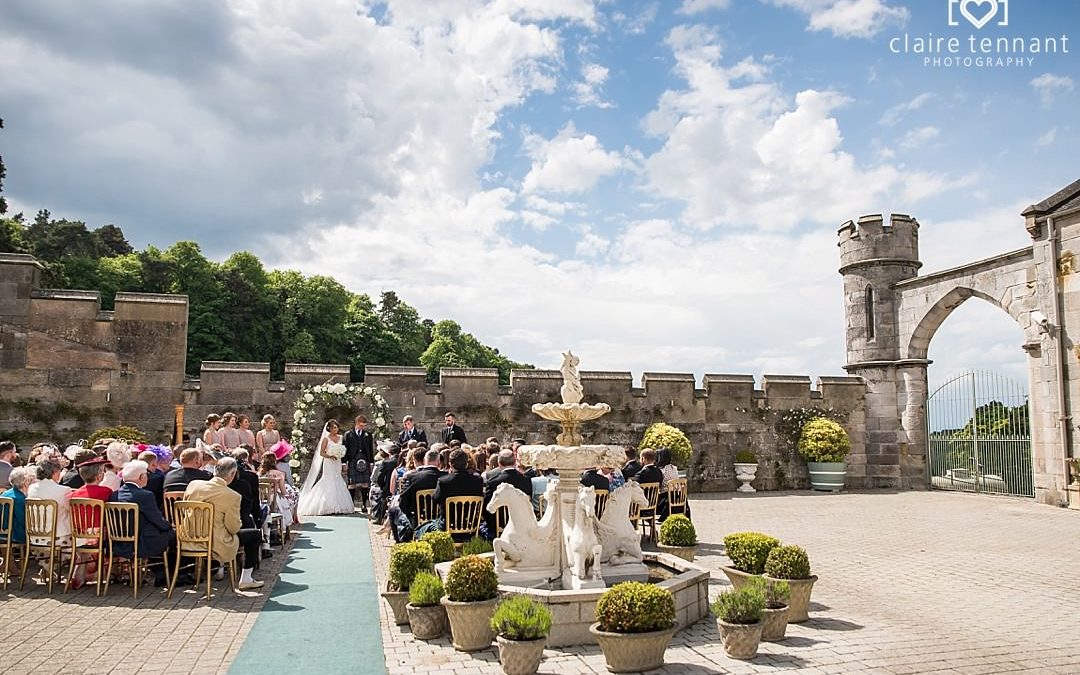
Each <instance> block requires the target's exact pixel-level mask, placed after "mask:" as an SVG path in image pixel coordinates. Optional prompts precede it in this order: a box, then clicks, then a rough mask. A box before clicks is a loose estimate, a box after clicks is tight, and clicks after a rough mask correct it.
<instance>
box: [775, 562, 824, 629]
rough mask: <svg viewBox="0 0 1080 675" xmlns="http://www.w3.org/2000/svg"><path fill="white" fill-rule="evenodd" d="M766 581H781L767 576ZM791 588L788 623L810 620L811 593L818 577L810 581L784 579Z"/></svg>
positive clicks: (813, 577)
mask: <svg viewBox="0 0 1080 675" xmlns="http://www.w3.org/2000/svg"><path fill="white" fill-rule="evenodd" d="M765 580H766V581H780V579H776V578H774V577H770V576H769V575H767V574H766V575H765ZM783 581H786V582H788V586H789V587H790V588H791V598H790V599H789V600H788V615H787V621H788V623H801V622H803V621H806V620H807V619H809V618H810V592H811V591H813V590H814V582H815V581H817V575H814V576H812V577H810V578H809V579H784V580H783Z"/></svg>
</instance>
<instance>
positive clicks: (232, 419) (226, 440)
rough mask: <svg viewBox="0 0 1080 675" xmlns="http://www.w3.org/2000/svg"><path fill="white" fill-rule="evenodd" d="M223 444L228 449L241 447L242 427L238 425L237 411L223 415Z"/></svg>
mask: <svg viewBox="0 0 1080 675" xmlns="http://www.w3.org/2000/svg"><path fill="white" fill-rule="evenodd" d="M221 445H223V446H224V447H225V449H226V450H233V449H235V448H239V447H240V429H239V427H237V426H236V413H231V412H227V413H225V414H224V415H222V416H221Z"/></svg>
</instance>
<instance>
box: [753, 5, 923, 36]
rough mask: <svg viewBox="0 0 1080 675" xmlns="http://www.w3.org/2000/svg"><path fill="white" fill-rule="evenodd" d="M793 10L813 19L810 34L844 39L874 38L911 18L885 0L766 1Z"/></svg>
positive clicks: (901, 8)
mask: <svg viewBox="0 0 1080 675" xmlns="http://www.w3.org/2000/svg"><path fill="white" fill-rule="evenodd" d="M767 1H768V2H770V3H771V4H774V5H778V6H781V7H791V8H793V9H796V10H798V11H800V12H802V13H803V14H806V15H808V16H809V17H810V24H809V25H808V26H807V30H812V31H822V30H827V31H830V32H831V33H832V34H833V35H835V36H837V37H842V38H851V37H857V38H872V37H874V36H875V35H877V34H878V33H880V32H881V31H882V30H884V29H885V28H887V27H889V26H903V25H905V24H907V22H908V20H909V19H910V18H911V12H909V11H908V10H907V8H906V7H898V6H892V5H887V4H885V2H884V0H767Z"/></svg>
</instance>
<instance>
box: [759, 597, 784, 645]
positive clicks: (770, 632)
mask: <svg viewBox="0 0 1080 675" xmlns="http://www.w3.org/2000/svg"><path fill="white" fill-rule="evenodd" d="M788 609H789V606H787V605H785V606H784V607H780V608H779V609H769V608H768V607H766V608H765V609H763V610H761V639H762V640H764V641H765V642H779V641H780V640H783V639H784V635H785V634H786V633H787V623H788Z"/></svg>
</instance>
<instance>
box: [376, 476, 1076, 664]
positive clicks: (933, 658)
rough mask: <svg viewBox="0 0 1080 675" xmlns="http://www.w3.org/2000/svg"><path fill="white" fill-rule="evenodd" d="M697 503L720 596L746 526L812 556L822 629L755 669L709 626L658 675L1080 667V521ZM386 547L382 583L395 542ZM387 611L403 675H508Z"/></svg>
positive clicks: (595, 658) (1040, 509) (984, 502)
mask: <svg viewBox="0 0 1080 675" xmlns="http://www.w3.org/2000/svg"><path fill="white" fill-rule="evenodd" d="M691 507H692V509H693V514H694V522H695V524H697V526H698V532H699V538H700V539H701V540H702V541H703V542H707V543H703V544H702V545H701V546H699V550H698V553H699V558H698V562H700V564H702V565H703V566H705V567H707V568H709V569H712V570H715V573H714V575H713V576H714V581H713V588H712V594H715V593H719V592H721V591H722V590H723V589H724V588H726V587H727V581H726V579H725V578H724V577H723V574H722V573H721V572H719V570H718V567H719V565H721V564H723V563H725V562H726V560H727V559H726V558H725V557H724V555H723V548H722V544H721V541H722V539H723V536H724V535H725V534H727V533H730V532H735V531H739V530H750V529H752V530H759V531H764V532H767V533H770V534H773V535H775V536H777V537H779V538H781V539H782V540H783V541H784V542H785V543H793V544H799V545H801V546H803V547H804V548H806V549H807V551H808V552H809V554H810V559H811V564H812V566H813V569H814V572H815V574H817V575H818V576H819V577H820V580H819V581H818V583H817V585H816V586H815V588H814V595H813V601H814V602H812V603H811V620H810V621H807V622H805V623H803V624H799V625H794V626H790V627H789V628H788V633H787V635H788V637H787V639H786V640H785V641H784V642H782V643H776V644H768V643H763V644H762V647H761V650H760V652H759V655H758V656H757V658H755V659H754V660H753V661H749V662H742V661H736V660H733V659H729V658H727V657H726V656H725V655H724V653H723V648H722V646H721V645H720V643H719V635H718V633H717V631H716V625H715V622H714V621H712V620H711V619H709V620H705V621H701V622H698V623H697V624H695V625H694V626H693V627H691V628H690V629H688V630H685V631H682V632H680V633H679V634H678V635H677V636H676V639H675V640H674V641H673V643H672V646H671V647H670V648H669V649H668V652H667V664H668V665H667V666H666V667H665V668H664V669H663V670H662V671H658V672H665V673H688V674H695V673H718V672H731V673H781V672H788V671H798V672H799V673H893V674H895V675H901V674H903V673H971V674H975V673H1004V672H1030V673H1074V674H1075V673H1080V611H1078V610H1080V546H1078V545H1077V535H1078V534H1080V513H1078V512H1076V511H1066V510H1062V509H1055V508H1051V507H1047V506H1040V505H1036V504H1034V503H1031V502H1026V501H1014V500H1007V499H1000V498H990V497H976V496H972V495H961V494H951V493H943V492H933V493H928V492H902V493H884V492H875V493H848V494H839V495H826V494H815V493H810V492H798V493H782V494H781V493H759V494H757V495H754V496H751V497H747V496H743V495H739V496H737V497H736V496H734V495H731V494H723V495H704V496H698V497H697V498H695V499H692V500H691ZM373 549H374V551H375V555H376V572H377V574H379V575H381V576H380V579H381V580H382V579H384V578H385V565H386V554H387V552H388V543H387V541H386V540H385V539H381V538H379V539H373ZM380 553H381V554H382V558H381V559H379V556H380ZM381 611H382V629H383V644H384V646H385V649H386V661H387V666H388V669H389V671H390V673H391V674H392V675H394V674H397V673H402V674H403V673H412V672H431V673H435V672H453V673H467V674H470V675H472V674H479V673H498V672H501V671H500V669H499V665H498V657H497V655H496V653H495V650H494V649H490V650H487V651H484V652H480V653H479V654H473V655H468V654H460V653H457V652H455V651H454V650H453V648H452V647H450V646H449V639H448V638H445V637H444V638H442V639H440V640H436V641H432V642H423V641H420V640H414V639H413V638H412V636H411V635H410V634H409V632H408V626H395V625H393V621H392V619H391V615H390V611H389V608H388V607H386V605H385V603H383V606H382V607H381ZM541 672H543V673H593V672H595V673H603V672H607V671H606V669H605V667H604V658H603V655H602V654H601V653H600V650H599V648H597V647H584V648H573V649H569V650H566V651H553V650H548V651H547V652H546V653H545V660H544V662H543V664H542V665H541Z"/></svg>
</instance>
